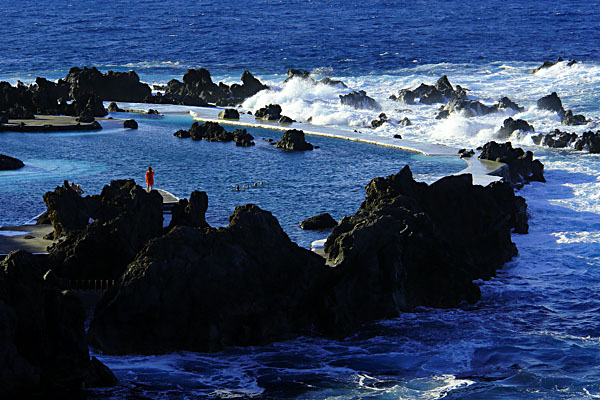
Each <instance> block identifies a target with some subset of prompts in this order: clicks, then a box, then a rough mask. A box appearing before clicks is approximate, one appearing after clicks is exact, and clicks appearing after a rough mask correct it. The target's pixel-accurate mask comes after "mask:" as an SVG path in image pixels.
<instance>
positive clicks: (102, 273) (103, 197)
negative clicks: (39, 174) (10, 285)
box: [45, 180, 163, 279]
mask: <svg viewBox="0 0 600 400" xmlns="http://www.w3.org/2000/svg"><path fill="white" fill-rule="evenodd" d="M59 189H60V188H59ZM69 190H70V189H69ZM49 193H52V192H49ZM47 194H48V193H47ZM45 197H46V195H45ZM80 200H81V201H82V202H84V205H85V208H84V210H85V211H87V214H86V215H85V218H86V219H85V225H84V227H83V228H82V229H80V230H71V231H70V233H69V234H67V235H66V237H65V238H64V240H62V241H60V242H57V243H55V244H54V245H52V246H51V247H50V248H49V249H48V251H49V253H50V263H51V265H52V266H53V269H54V270H55V272H56V273H57V275H59V276H60V277H63V278H67V279H117V278H118V277H119V276H120V275H121V273H123V270H124V269H125V267H126V266H127V264H129V263H130V262H131V260H133V258H134V256H135V255H136V254H137V252H138V251H139V250H140V249H141V248H142V247H144V245H145V244H146V243H147V242H148V241H149V240H150V239H152V238H153V237H156V236H158V235H160V234H161V233H162V221H163V216H162V197H161V196H160V194H159V193H158V192H156V191H151V192H150V193H148V192H146V191H145V190H144V189H142V188H141V187H140V186H138V185H136V184H135V182H134V181H133V180H116V181H112V182H111V183H110V185H106V186H104V188H103V189H102V193H101V194H100V195H96V196H87V197H85V199H81V198H80ZM79 207H81V205H80V204H78V205H77V207H73V208H72V209H71V210H70V212H71V213H74V214H75V216H80V215H81V214H83V211H82V210H81V209H80V208H79ZM49 210H50V208H49ZM67 212H68V211H67ZM49 216H50V219H51V220H52V213H51V212H50V214H49ZM81 218H83V216H81ZM88 218H92V219H93V220H94V221H93V222H92V223H90V224H88ZM78 222H79V223H83V222H84V221H83V219H81V220H78ZM53 225H54V221H53ZM55 229H56V225H55Z"/></svg>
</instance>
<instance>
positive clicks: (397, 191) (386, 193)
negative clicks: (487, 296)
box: [0, 155, 528, 394]
mask: <svg viewBox="0 0 600 400" xmlns="http://www.w3.org/2000/svg"><path fill="white" fill-rule="evenodd" d="M501 156H502V155H501ZM509 168H514V167H512V166H510V165H509ZM517 175H520V174H517ZM44 201H45V203H46V205H47V206H48V211H47V213H46V218H47V219H48V220H49V221H50V222H51V223H52V225H53V227H54V232H53V237H54V238H55V239H58V238H60V241H58V242H57V243H56V244H55V245H53V246H52V247H50V248H49V256H48V257H47V258H40V257H36V256H32V255H30V254H28V253H25V252H23V251H17V252H13V253H11V254H9V255H8V256H7V257H6V258H5V259H4V260H3V261H2V262H1V266H2V267H3V268H1V269H0V271H3V272H0V286H1V287H2V288H4V289H3V291H2V293H8V294H10V293H13V295H8V297H7V295H0V305H1V306H2V307H0V310H6V312H7V313H8V314H6V315H7V318H8V315H17V318H20V319H23V320H27V321H30V322H27V324H28V326H32V329H41V328H33V327H35V326H37V325H36V324H40V323H45V324H50V325H48V327H47V328H44V329H43V330H42V331H43V332H46V333H43V334H41V335H49V334H50V333H49V332H62V333H61V335H63V336H64V335H67V336H68V337H69V338H72V341H71V342H68V341H67V342H65V341H62V342H61V343H62V344H61V346H63V347H60V348H57V349H54V350H51V348H49V349H48V350H43V351H42V350H39V351H40V352H42V353H43V354H57V356H55V357H58V358H56V359H57V360H61V361H60V362H61V363H62V364H61V365H62V367H61V369H53V367H52V365H53V364H48V363H47V362H46V361H44V360H39V359H36V358H31V359H30V358H27V357H28V354H37V351H34V349H35V348H36V347H35V346H39V344H36V343H38V342H37V341H35V340H33V339H30V340H27V341H24V340H22V339H17V338H22V336H21V335H19V336H11V335H9V336H5V337H4V338H3V346H2V348H4V349H15V350H14V352H13V353H10V355H7V357H9V359H10V360H14V361H11V363H9V364H8V365H7V366H6V367H5V368H8V370H7V371H13V373H14V371H16V369H15V368H17V365H22V362H21V361H19V360H21V359H22V358H24V359H25V360H27V362H28V363H30V365H32V367H27V368H29V369H27V371H31V372H28V373H30V374H33V375H29V376H30V377H29V378H27V379H28V380H27V381H11V382H13V383H11V385H12V386H6V387H9V388H10V393H21V394H22V393H37V392H40V393H50V392H52V391H64V390H75V391H77V390H80V389H81V388H83V387H84V386H85V387H90V386H91V385H107V384H111V383H114V376H112V375H111V374H110V373H109V372H107V371H106V368H105V367H103V366H102V365H101V364H100V363H99V361H97V360H90V358H89V354H88V352H87V344H89V345H91V346H92V347H94V348H96V349H98V350H99V351H102V352H103V353H105V354H132V353H143V354H159V353H164V352H171V351H180V350H190V351H202V352H211V351H217V350H220V349H222V348H225V347H228V346H240V345H241V346H246V345H260V344H266V343H270V342H273V341H278V340H284V339H289V338H294V337H297V336H299V335H311V336H314V335H318V336H325V337H331V338H343V337H345V336H347V335H350V334H352V333H353V332H355V331H356V330H357V329H359V328H360V326H362V325H363V324H365V323H369V322H372V321H376V320H378V319H382V318H394V317H395V316H398V315H399V314H400V313H403V312H406V311H410V310H411V309H413V308H414V307H418V306H427V307H439V308H450V307H458V306H460V305H461V304H470V303H474V302H476V301H478V299H479V297H480V292H479V289H478V287H477V285H476V284H474V283H473V281H474V280H477V279H489V278H490V277H493V276H494V275H495V271H496V270H497V269H498V268H500V267H501V266H502V265H503V264H504V263H505V262H506V261H508V260H510V259H511V258H512V257H513V256H515V255H516V254H517V249H516V247H515V245H514V244H513V243H512V241H511V233H512V232H516V233H526V232H527V229H528V226H527V213H526V207H527V206H526V203H525V200H524V199H523V198H521V197H519V196H516V195H515V194H514V189H513V185H512V184H511V183H509V182H497V183H494V184H491V185H489V186H486V187H483V186H478V185H474V184H473V183H472V177H471V176H470V175H468V174H465V175H458V176H450V177H446V178H443V179H441V180H439V181H437V182H435V183H433V184H431V185H427V184H425V183H420V182H416V181H415V180H414V179H413V177H412V173H411V171H410V169H409V167H408V166H406V167H404V168H403V169H402V170H401V171H400V172H399V173H398V174H395V175H391V176H388V177H386V178H375V179H373V180H372V181H371V182H370V183H369V184H368V185H367V187H366V198H365V201H364V202H363V204H362V205H361V207H360V209H359V210H358V211H357V212H356V213H355V214H354V215H353V216H350V217H344V218H343V219H342V220H341V221H340V223H339V224H337V225H336V226H335V227H334V228H333V231H332V233H331V234H330V235H329V237H328V239H327V242H326V244H325V252H326V259H325V258H323V257H321V256H319V255H317V254H315V253H313V252H311V251H309V250H306V249H304V248H301V247H299V246H298V245H297V244H295V243H293V242H292V241H291V240H290V239H289V237H288V236H287V235H286V234H285V232H284V231H283V230H282V228H281V226H280V225H279V222H278V221H277V219H276V218H275V217H273V215H272V214H271V213H270V212H268V211H265V210H262V209H260V208H259V207H257V206H255V205H252V204H247V205H244V206H239V207H237V208H236V209H235V211H234V212H233V214H232V215H231V216H230V218H229V221H230V222H229V226H227V227H225V228H213V227H210V226H209V225H208V224H207V223H206V220H205V213H206V210H207V208H208V197H207V195H206V193H204V192H198V191H195V192H193V193H192V194H191V195H190V198H189V199H182V200H180V201H179V203H178V204H176V205H175V206H174V207H173V210H172V216H173V217H172V220H171V223H170V224H169V226H168V227H166V228H163V225H162V210H161V203H162V202H161V198H160V196H159V195H158V194H157V193H156V192H150V193H147V192H146V191H145V190H143V189H142V188H141V187H139V186H138V185H136V184H135V182H134V181H131V180H121V181H113V182H111V183H110V184H109V185H106V186H105V187H104V188H103V190H102V192H101V193H100V194H98V195H92V196H86V197H80V196H79V195H77V194H76V193H75V192H74V191H72V190H71V189H69V188H66V187H57V188H56V189H55V190H54V191H51V192H48V193H46V194H45V195H44ZM328 226H331V224H329V225H328ZM332 266H334V267H333V268H332ZM25 271H29V272H27V274H26V275H22V274H24V273H25ZM15 274H16V275H15ZM13 276H15V277H16V276H19V277H21V276H22V278H18V279H17V278H13ZM95 279H100V280H115V281H116V283H115V285H114V286H112V287H111V288H110V289H109V290H108V291H107V292H106V293H105V294H104V295H103V296H102V298H101V299H100V300H99V302H98V303H97V305H96V307H95V311H94V314H93V318H92V320H91V322H90V328H89V330H88V332H87V334H85V335H86V336H85V337H84V331H83V317H82V315H83V314H84V312H83V309H82V305H81V303H79V302H78V301H77V296H75V295H74V292H72V290H68V289H69V287H68V282H69V281H70V280H95ZM36 285H38V286H39V287H44V289H43V290H42V292H44V293H47V294H46V295H45V296H46V297H45V299H46V300H43V299H41V298H39V297H35V296H34V297H32V298H31V299H30V300H28V301H29V302H28V303H27V304H31V310H33V309H37V310H40V309H45V310H47V311H46V312H47V313H53V314H52V315H63V316H66V315H69V316H70V317H69V318H67V319H65V320H62V319H56V318H49V317H44V316H43V315H40V314H39V312H33V311H26V312H25V313H24V314H19V312H20V311H19V312H17V314H11V313H14V311H10V310H11V309H13V310H17V308H15V307H18V306H17V305H18V304H21V302H22V301H23V300H19V299H20V298H21V297H18V298H17V297H14V296H21V295H17V293H28V291H31V290H35V291H37V292H39V291H40V289H35V288H36V287H38V286H36ZM40 285H41V286H40ZM65 289H67V290H66V291H64V290H65ZM11 296H13V297H11ZM48 296H53V297H51V298H52V299H54V300H48V299H50V298H49V297H48ZM57 296H58V297H57ZM36 299H39V300H36ZM57 299H62V300H57ZM34 302H37V303H35V304H34ZM40 304H48V305H47V306H44V305H40ZM44 307H45V308H44ZM48 307H53V308H48ZM20 309H21V308H19V310H20ZM11 318H12V317H11ZM65 318H66V317H65ZM9 320H11V321H12V319H10V318H9ZM19 321H20V320H19ZM44 321H45V322H44ZM15 323H17V322H15ZM17 324H21V322H18V323H17ZM15 326H17V325H15ZM42 331H40V332H42ZM32 332H33V331H32ZM42 337H43V336H42ZM43 343H48V344H47V345H49V346H53V345H54V344H53V343H55V341H53V340H52V337H47V338H46V339H44V340H43ZM86 343H87V344H86ZM11 351H12V350H11ZM32 351H33V353H32ZM7 354H8V353H7ZM58 355H60V357H59V356H58ZM53 357H54V356H53ZM19 368H21V367H19ZM19 371H20V372H19V373H20V374H21V375H22V376H26V374H25V372H23V371H22V370H19ZM36 371H37V372H36ZM5 376H9V377H10V376H13V375H10V374H8V372H6V371H4V372H3V373H2V374H0V377H5ZM36 376H37V377H42V378H41V379H38V378H35V377H36ZM98 377H101V378H102V379H99V378H98ZM92 378H93V379H92ZM36 379H38V380H36ZM15 382H16V383H15ZM23 382H27V384H25V383H23ZM2 383H4V381H2Z"/></svg>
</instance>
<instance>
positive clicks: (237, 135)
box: [233, 129, 256, 147]
mask: <svg viewBox="0 0 600 400" xmlns="http://www.w3.org/2000/svg"><path fill="white" fill-rule="evenodd" d="M253 140H254V136H252V135H251V134H249V133H248V132H247V131H246V130H245V129H236V130H234V131H233V141H234V142H235V145H236V146H239V147H250V146H254V145H255V144H256V143H254V142H253Z"/></svg>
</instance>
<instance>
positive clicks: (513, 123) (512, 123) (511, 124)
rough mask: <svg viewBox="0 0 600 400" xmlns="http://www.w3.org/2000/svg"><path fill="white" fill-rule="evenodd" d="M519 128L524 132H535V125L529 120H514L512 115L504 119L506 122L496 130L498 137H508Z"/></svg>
mask: <svg viewBox="0 0 600 400" xmlns="http://www.w3.org/2000/svg"><path fill="white" fill-rule="evenodd" d="M517 130H518V131H522V132H535V129H534V128H533V126H531V125H529V124H528V123H527V121H525V120H522V119H517V120H514V119H512V118H511V117H508V118H506V119H505V120H504V123H503V124H502V126H501V127H500V129H499V130H498V131H496V137H498V138H500V139H506V138H508V137H510V135H512V133H513V132H514V131H517Z"/></svg>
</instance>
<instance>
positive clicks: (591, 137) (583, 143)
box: [574, 131, 600, 154]
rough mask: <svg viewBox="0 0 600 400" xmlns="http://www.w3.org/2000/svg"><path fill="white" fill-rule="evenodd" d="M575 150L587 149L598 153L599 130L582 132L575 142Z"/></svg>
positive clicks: (599, 146)
mask: <svg viewBox="0 0 600 400" xmlns="http://www.w3.org/2000/svg"><path fill="white" fill-rule="evenodd" d="M574 147H575V150H587V151H589V152H590V153H595V154H597V153H600V131H596V133H594V132H592V131H587V132H584V133H583V135H581V137H580V138H579V139H577V141H576V142H575V146H574Z"/></svg>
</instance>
